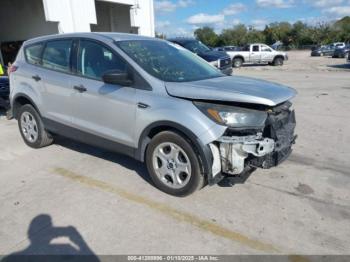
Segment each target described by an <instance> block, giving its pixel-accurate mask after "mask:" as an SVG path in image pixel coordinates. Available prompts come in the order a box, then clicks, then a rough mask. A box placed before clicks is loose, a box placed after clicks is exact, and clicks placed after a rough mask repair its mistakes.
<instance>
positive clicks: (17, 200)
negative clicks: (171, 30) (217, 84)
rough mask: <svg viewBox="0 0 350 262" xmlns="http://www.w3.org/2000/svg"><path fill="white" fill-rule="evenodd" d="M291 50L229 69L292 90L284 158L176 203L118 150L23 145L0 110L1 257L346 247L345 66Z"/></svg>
mask: <svg viewBox="0 0 350 262" xmlns="http://www.w3.org/2000/svg"><path fill="white" fill-rule="evenodd" d="M289 57H290V60H289V61H288V62H287V63H286V65H285V66H283V67H279V68H276V67H271V66H246V67H243V68H241V69H239V70H235V71H234V74H236V75H244V76H251V77H256V78H261V79H267V80H271V81H275V82H278V83H283V84H287V85H289V86H292V87H294V88H295V89H297V91H298V93H299V94H298V97H297V98H296V99H295V100H294V107H295V109H296V112H297V120H298V127H297V133H298V135H299V138H298V140H297V145H296V146H295V150H294V152H293V155H292V156H291V157H290V159H289V160H288V161H286V162H285V163H284V164H283V165H281V166H280V167H278V168H275V169H272V170H267V171H263V170H258V171H257V172H255V173H253V174H252V175H251V176H250V177H247V178H237V179H236V180H235V185H234V186H233V187H227V186H228V185H227V184H221V185H218V186H214V187H206V188H204V189H203V190H201V191H199V192H198V193H196V194H195V195H192V196H190V197H188V198H184V199H183V198H180V199H179V198H174V197H170V196H167V195H165V194H163V193H161V192H159V191H158V190H157V189H155V188H154V187H153V186H152V185H151V184H150V183H149V180H148V177H147V172H146V170H145V168H144V167H143V166H142V164H140V163H138V162H136V161H134V160H131V159H129V158H127V157H123V156H120V155H116V154H111V153H108V152H105V151H102V150H98V149H95V148H92V147H89V146H86V145H82V144H78V143H75V142H72V141H68V140H66V139H59V140H58V141H57V143H56V144H55V145H53V146H50V147H47V148H44V149H41V150H33V149H30V148H28V147H26V146H25V145H24V143H23V142H22V140H21V138H20V135H19V132H18V130H17V123H16V121H14V120H12V121H7V120H5V117H4V116H2V117H1V119H0V145H1V151H0V185H1V191H0V254H9V253H13V252H16V251H21V250H26V252H34V253H35V252H39V253H45V252H57V253H67V252H73V251H74V250H79V248H80V251H77V253H85V254H88V253H95V254H257V253H259V254H350V191H349V187H350V162H349V159H350V150H349V144H350V115H349V112H350V103H349V101H350V100H349V99H350V66H349V65H346V64H345V60H344V59H331V58H325V57H320V58H311V57H309V52H290V54H289ZM50 219H51V221H50ZM51 222H52V224H51ZM53 250H54V251H53Z"/></svg>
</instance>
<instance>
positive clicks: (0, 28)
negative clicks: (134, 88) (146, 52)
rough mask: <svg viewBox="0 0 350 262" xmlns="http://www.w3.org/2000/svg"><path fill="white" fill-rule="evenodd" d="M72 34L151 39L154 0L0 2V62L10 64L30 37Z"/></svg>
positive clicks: (33, 0) (14, 0)
mask: <svg viewBox="0 0 350 262" xmlns="http://www.w3.org/2000/svg"><path fill="white" fill-rule="evenodd" d="M72 32H125V33H135V34H140V35H145V36H154V9H153V0H1V1H0V44H1V53H2V55H3V58H1V55H0V59H2V60H3V61H1V60H0V63H1V62H2V63H5V64H6V63H7V62H10V61H12V60H13V57H14V56H15V54H16V53H17V51H15V49H18V48H17V47H18V46H19V45H20V44H21V42H23V41H25V40H27V39H29V38H33V37H37V36H41V35H47V34H57V33H72Z"/></svg>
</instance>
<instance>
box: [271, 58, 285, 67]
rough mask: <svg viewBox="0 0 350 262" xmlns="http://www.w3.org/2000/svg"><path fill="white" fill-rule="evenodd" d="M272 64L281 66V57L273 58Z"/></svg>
mask: <svg viewBox="0 0 350 262" xmlns="http://www.w3.org/2000/svg"><path fill="white" fill-rule="evenodd" d="M273 65H274V66H282V65H283V58H281V57H277V58H275V60H273Z"/></svg>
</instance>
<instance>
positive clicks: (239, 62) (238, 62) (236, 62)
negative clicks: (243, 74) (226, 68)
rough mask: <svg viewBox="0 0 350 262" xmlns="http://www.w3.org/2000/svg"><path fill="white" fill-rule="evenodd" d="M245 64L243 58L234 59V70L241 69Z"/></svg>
mask: <svg viewBox="0 0 350 262" xmlns="http://www.w3.org/2000/svg"><path fill="white" fill-rule="evenodd" d="M242 64H243V59H242V58H234V59H233V61H232V66H233V67H234V68H240V67H241V66H242Z"/></svg>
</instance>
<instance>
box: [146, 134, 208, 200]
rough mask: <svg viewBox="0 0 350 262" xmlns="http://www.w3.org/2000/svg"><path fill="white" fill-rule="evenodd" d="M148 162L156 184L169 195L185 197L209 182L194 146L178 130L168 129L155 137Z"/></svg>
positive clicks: (147, 157) (149, 147)
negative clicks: (206, 181) (206, 179)
mask: <svg viewBox="0 0 350 262" xmlns="http://www.w3.org/2000/svg"><path fill="white" fill-rule="evenodd" d="M146 165H147V169H148V172H149V174H150V176H151V179H152V181H153V182H154V184H155V186H156V187H157V188H158V189H159V190H161V191H163V192H165V193H167V194H170V195H173V196H177V197H185V196H188V195H190V194H192V193H194V192H195V191H197V190H199V189H201V188H202V187H203V186H204V185H205V178H204V176H203V174H202V171H201V170H202V169H201V166H200V161H199V159H198V156H197V154H196V152H195V151H194V149H193V146H192V145H191V143H190V142H189V141H187V140H186V139H185V138H184V137H183V136H182V135H180V134H178V133H175V132H171V131H164V132H161V133H159V134H158V135H156V136H155V137H153V139H152V140H151V142H150V143H149V145H148V147H147V150H146ZM180 166H181V168H180ZM182 170H184V172H182Z"/></svg>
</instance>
